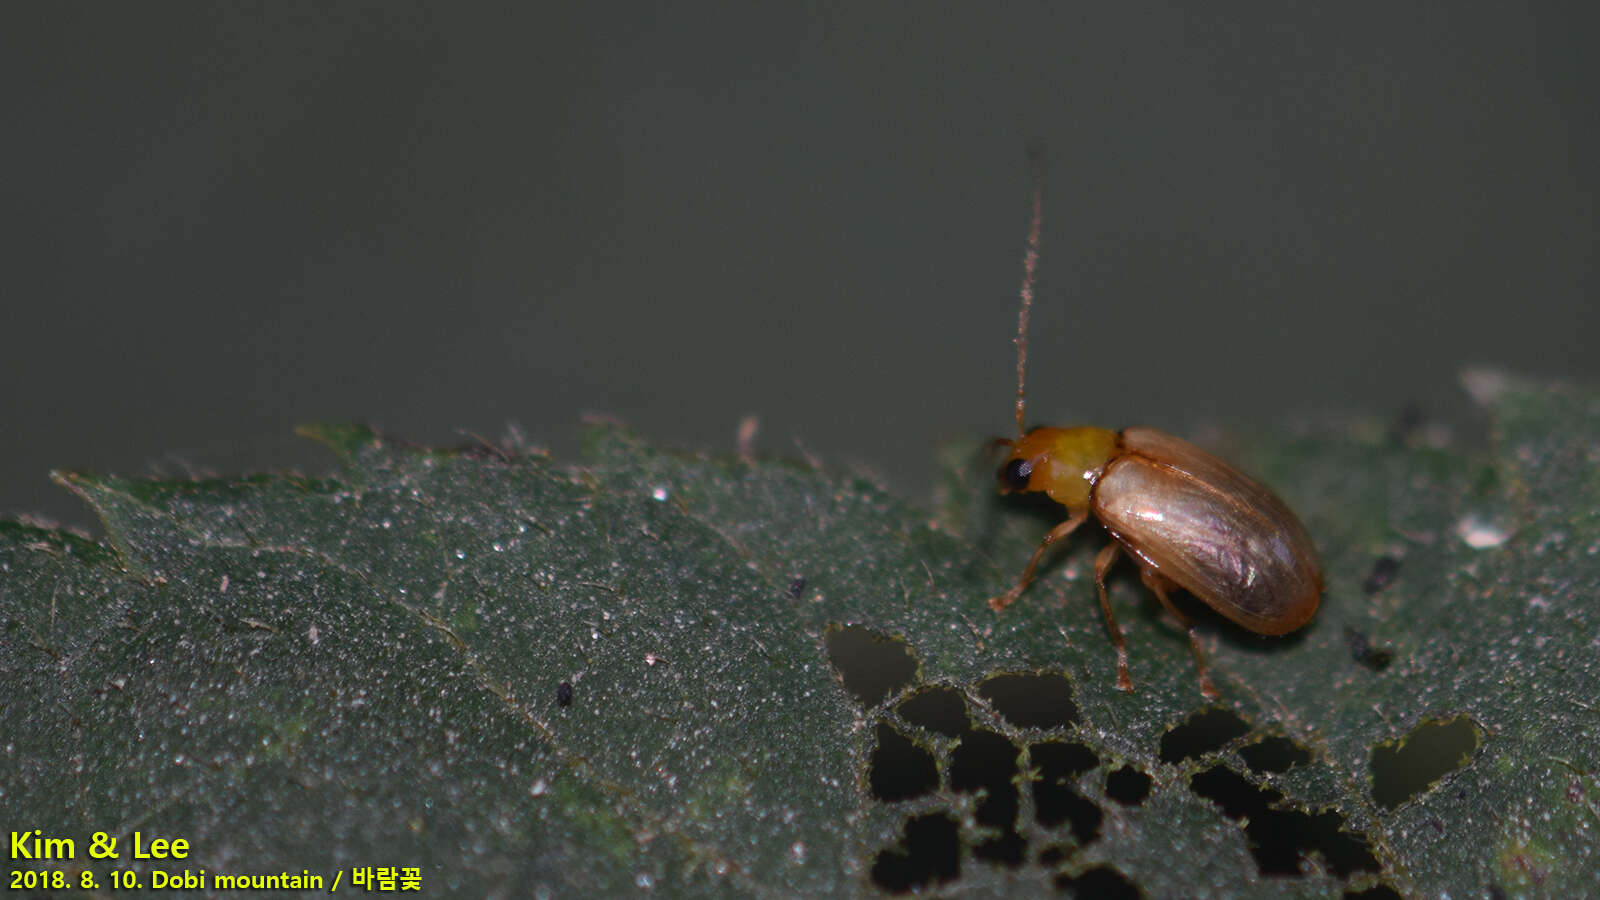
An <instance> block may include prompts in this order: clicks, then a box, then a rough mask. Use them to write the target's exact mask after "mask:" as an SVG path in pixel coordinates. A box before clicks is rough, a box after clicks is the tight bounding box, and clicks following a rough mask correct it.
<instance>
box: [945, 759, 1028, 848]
mask: <svg viewBox="0 0 1600 900" xmlns="http://www.w3.org/2000/svg"><path fill="white" fill-rule="evenodd" d="M1017 756H1018V751H1017V748H1016V746H1015V745H1013V744H1012V743H1011V742H1010V741H1008V740H1006V739H1005V738H1004V737H1002V736H1001V735H998V734H996V733H994V732H992V731H969V732H967V733H966V734H964V735H962V737H961V743H960V744H958V745H956V748H955V750H954V751H952V752H951V754H950V789H951V790H953V791H961V792H964V793H974V794H980V797H979V799H978V802H977V805H976V807H975V808H974V809H973V813H972V817H973V818H974V819H975V820H976V821H977V822H978V824H979V825H984V826H987V827H989V828H993V829H995V830H997V831H999V832H1000V833H999V835H998V836H996V837H993V838H990V839H989V840H986V841H984V842H983V843H982V844H979V845H978V846H976V847H974V848H973V850H972V852H973V855H975V856H977V857H978V858H979V859H986V860H989V861H990V862H998V863H1004V864H1006V865H1011V866H1015V865H1017V864H1019V863H1021V862H1022V859H1023V856H1024V853H1025V851H1026V849H1027V848H1026V844H1025V843H1024V842H1023V839H1022V836H1021V835H1020V834H1018V833H1017V827H1016V824H1017V808H1018V806H1019V805H1020V798H1019V797H1018V794H1017V785H1016V780H1015V779H1016V775H1017Z"/></svg>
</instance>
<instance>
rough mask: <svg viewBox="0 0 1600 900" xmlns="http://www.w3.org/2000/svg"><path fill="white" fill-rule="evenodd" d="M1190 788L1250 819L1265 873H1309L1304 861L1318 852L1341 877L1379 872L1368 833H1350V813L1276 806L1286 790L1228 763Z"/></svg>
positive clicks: (1253, 848) (1254, 852) (1254, 849)
mask: <svg viewBox="0 0 1600 900" xmlns="http://www.w3.org/2000/svg"><path fill="white" fill-rule="evenodd" d="M1189 786H1190V787H1191V788H1193V790H1194V792H1195V793H1196V794H1199V795H1200V796H1201V797H1204V798H1206V799H1207V800H1210V801H1211V802H1213V803H1215V804H1217V805H1218V806H1220V807H1222V814H1223V815H1225V816H1227V817H1228V818H1230V819H1234V820H1244V821H1246V822H1247V824H1246V825H1245V827H1244V833H1245V837H1246V838H1248V839H1249V842H1250V855H1251V856H1254V857H1255V860H1256V867H1257V868H1259V869H1260V870H1261V874H1263V875H1301V874H1304V873H1303V870H1302V867H1301V862H1302V860H1303V859H1304V858H1305V857H1306V856H1307V855H1308V854H1310V853H1312V852H1316V853H1319V854H1321V856H1322V859H1323V861H1324V862H1325V863H1326V865H1327V868H1328V870H1329V871H1330V872H1332V873H1333V874H1334V875H1336V876H1337V877H1339V878H1346V877H1348V876H1349V875H1350V873H1351V872H1354V871H1357V870H1362V871H1370V872H1375V871H1377V870H1378V860H1377V858H1376V857H1374V856H1373V855H1372V850H1371V848H1370V846H1369V845H1368V843H1367V840H1366V837H1365V835H1359V834H1351V833H1349V832H1347V831H1344V830H1343V828H1342V826H1343V825H1344V817H1342V816H1340V815H1339V814H1338V813H1337V812H1334V811H1333V810H1325V811H1323V812H1319V813H1316V814H1312V813H1308V812H1304V811H1301V810H1284V809H1276V808H1274V807H1276V805H1277V804H1279V803H1281V802H1282V801H1283V794H1281V793H1279V792H1278V791H1276V790H1273V789H1272V788H1264V787H1258V786H1257V785H1255V784H1252V783H1251V782H1250V781H1249V780H1248V779H1246V778H1245V777H1244V776H1243V775H1240V774H1239V773H1237V772H1234V771H1232V770H1230V769H1227V768H1225V767H1223V766H1212V767H1211V768H1209V769H1207V770H1205V771H1204V772H1200V773H1197V774H1196V775H1195V776H1194V777H1193V778H1191V779H1189Z"/></svg>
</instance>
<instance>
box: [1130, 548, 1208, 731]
mask: <svg viewBox="0 0 1600 900" xmlns="http://www.w3.org/2000/svg"><path fill="white" fill-rule="evenodd" d="M1139 580H1140V581H1143V582H1144V586H1145V587H1147V588H1149V589H1150V590H1152V591H1154V592H1155V595H1156V597H1157V598H1158V599H1159V600H1160V601H1161V605H1162V606H1165V607H1166V608H1167V612H1169V613H1172V615H1173V617H1174V618H1176V619H1177V620H1178V621H1179V622H1182V623H1183V626H1184V627H1185V628H1188V629H1189V649H1190V650H1191V651H1193V653H1194V664H1195V667H1196V668H1197V669H1199V670H1200V693H1201V694H1202V695H1204V696H1205V698H1206V699H1208V700H1215V699H1217V688H1216V685H1214V684H1212V683H1211V676H1210V675H1207V674H1206V658H1205V655H1204V654H1202V653H1201V652H1200V636H1199V635H1197V634H1195V630H1194V621H1193V620H1192V619H1190V618H1189V617H1188V616H1186V615H1184V614H1183V613H1181V612H1179V611H1178V607H1176V606H1174V605H1173V603H1172V600H1171V599H1170V598H1168V597H1167V591H1169V590H1171V589H1172V588H1175V587H1177V584H1176V583H1174V582H1173V581H1172V580H1171V579H1170V578H1168V577H1167V576H1165V575H1162V574H1161V573H1160V572H1157V571H1156V570H1155V569H1151V568H1141V569H1140V570H1139Z"/></svg>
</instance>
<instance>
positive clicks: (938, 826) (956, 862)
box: [872, 813, 961, 894]
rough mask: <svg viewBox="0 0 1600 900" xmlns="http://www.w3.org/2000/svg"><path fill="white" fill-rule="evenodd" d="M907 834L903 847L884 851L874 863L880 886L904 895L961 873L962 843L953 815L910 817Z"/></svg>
mask: <svg viewBox="0 0 1600 900" xmlns="http://www.w3.org/2000/svg"><path fill="white" fill-rule="evenodd" d="M904 835H905V836H904V838H903V839H902V840H901V844H902V845H903V846H901V847H894V848H890V849H888V850H884V851H882V852H881V853H879V854H878V858H877V860H876V861H875V862H873V864H872V880H873V881H874V882H876V883H877V885H878V886H879V887H881V888H883V889H884V890H886V891H891V892H893V893H896V894H903V893H905V892H907V891H910V890H913V889H915V888H919V887H922V886H924V885H927V884H932V883H934V882H937V881H950V880H952V879H954V878H956V877H957V876H959V875H960V874H961V842H960V840H959V838H958V833H957V830H956V823H955V822H954V821H952V820H951V819H950V817H948V816H945V815H943V814H940V813H933V814H931V815H926V816H917V817H916V818H913V819H908V820H907V821H906V824H905V829H904Z"/></svg>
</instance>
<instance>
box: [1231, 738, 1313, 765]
mask: <svg viewBox="0 0 1600 900" xmlns="http://www.w3.org/2000/svg"><path fill="white" fill-rule="evenodd" d="M1239 755H1240V756H1242V757H1244V761H1245V764H1246V765H1248V766H1249V767H1250V768H1252V769H1255V770H1256V771H1257V772H1279V773H1281V772H1287V771H1289V770H1290V769H1292V768H1294V767H1295V766H1303V765H1305V764H1306V763H1308V762H1311V751H1310V750H1307V749H1306V748H1304V747H1302V746H1300V745H1299V744H1297V743H1295V742H1294V741H1292V740H1290V739H1288V738H1286V737H1269V738H1262V739H1261V740H1259V741H1256V742H1255V743H1254V744H1249V745H1247V746H1244V747H1240V748H1239Z"/></svg>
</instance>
